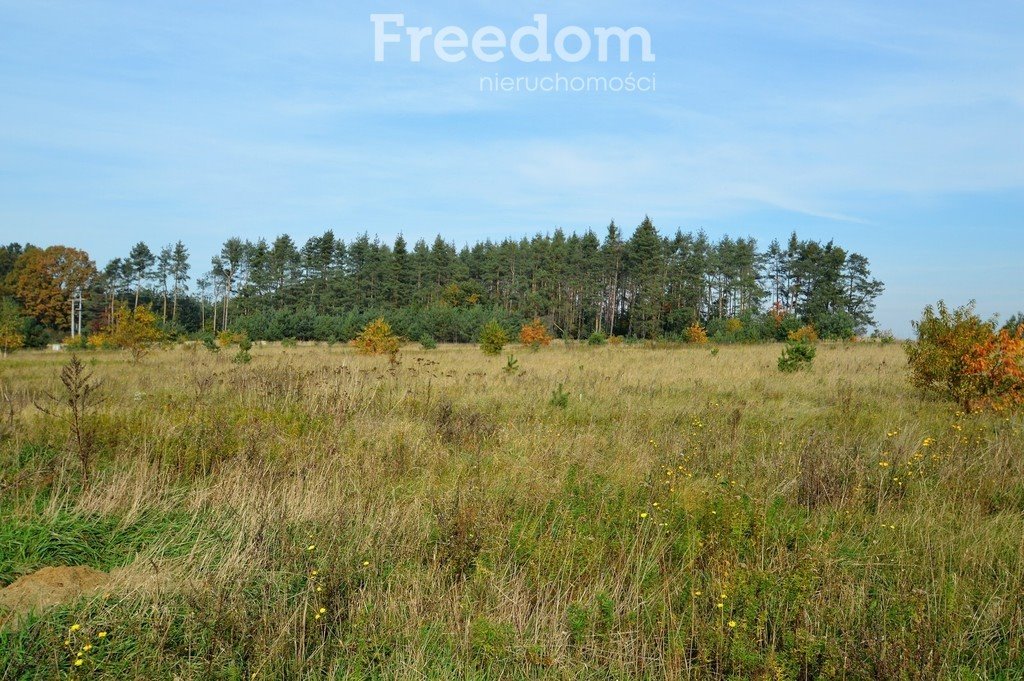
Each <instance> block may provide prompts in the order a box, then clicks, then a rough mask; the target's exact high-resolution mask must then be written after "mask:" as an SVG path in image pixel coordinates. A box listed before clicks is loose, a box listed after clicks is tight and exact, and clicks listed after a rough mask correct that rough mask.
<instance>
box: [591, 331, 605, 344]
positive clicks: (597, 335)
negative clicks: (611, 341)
mask: <svg viewBox="0 0 1024 681" xmlns="http://www.w3.org/2000/svg"><path fill="white" fill-rule="evenodd" d="M607 342H608V336H606V335H605V334H604V332H603V331H595V332H594V333H592V334H590V338H588V339H587V343H588V344H590V345H604V344H605V343H607Z"/></svg>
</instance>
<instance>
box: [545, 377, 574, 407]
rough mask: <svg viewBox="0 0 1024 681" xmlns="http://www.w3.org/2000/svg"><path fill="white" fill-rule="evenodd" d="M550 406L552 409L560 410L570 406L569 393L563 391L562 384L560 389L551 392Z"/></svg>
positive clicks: (559, 385) (559, 386)
mask: <svg viewBox="0 0 1024 681" xmlns="http://www.w3.org/2000/svg"><path fill="white" fill-rule="evenodd" d="M549 404H550V405H551V406H552V407H557V408H558V409H565V408H566V407H568V406H569V393H567V392H565V390H563V389H562V384H561V383H559V384H558V387H557V388H555V389H554V390H552V391H551V401H550V402H549Z"/></svg>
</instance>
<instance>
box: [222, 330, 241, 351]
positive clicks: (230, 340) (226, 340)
mask: <svg viewBox="0 0 1024 681" xmlns="http://www.w3.org/2000/svg"><path fill="white" fill-rule="evenodd" d="M244 335H245V334H243V333H238V332H236V331H221V332H220V333H218V334H217V345H218V346H220V347H222V348H226V347H229V346H232V345H236V344H237V343H238V341H240V340H241V339H242V336H244Z"/></svg>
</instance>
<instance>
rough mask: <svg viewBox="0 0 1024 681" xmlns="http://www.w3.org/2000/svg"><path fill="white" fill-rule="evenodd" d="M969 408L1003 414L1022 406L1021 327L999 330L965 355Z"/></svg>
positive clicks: (1023, 357) (1023, 345)
mask: <svg viewBox="0 0 1024 681" xmlns="http://www.w3.org/2000/svg"><path fill="white" fill-rule="evenodd" d="M964 371H965V374H966V377H967V384H968V386H969V388H970V391H969V392H970V397H969V398H968V402H967V404H966V405H965V406H966V407H968V410H970V409H993V410H995V411H1003V410H1004V409H1012V408H1014V407H1019V406H1021V405H1024V324H1021V325H1020V326H1018V327H1017V330H1016V331H1014V332H1013V333H1010V332H1009V331H1008V330H1006V329H1001V330H1000V331H999V333H998V334H996V335H993V336H992V337H991V338H989V339H988V340H987V341H985V342H984V343H978V344H977V345H975V346H974V347H973V348H971V349H970V350H969V351H968V352H967V354H966V355H965V356H964Z"/></svg>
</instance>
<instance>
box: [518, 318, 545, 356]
mask: <svg viewBox="0 0 1024 681" xmlns="http://www.w3.org/2000/svg"><path fill="white" fill-rule="evenodd" d="M519 342H520V343H522V344H523V345H529V346H530V347H531V348H533V349H534V350H538V349H540V347H541V346H545V347H547V346H548V345H551V336H550V335H549V334H548V330H547V327H545V326H544V324H543V323H542V322H541V321H540V319H539V318H536V317H535V318H534V320H533V321H532V322H530V323H529V324H524V325H523V327H522V328H521V329H519Z"/></svg>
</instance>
